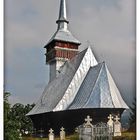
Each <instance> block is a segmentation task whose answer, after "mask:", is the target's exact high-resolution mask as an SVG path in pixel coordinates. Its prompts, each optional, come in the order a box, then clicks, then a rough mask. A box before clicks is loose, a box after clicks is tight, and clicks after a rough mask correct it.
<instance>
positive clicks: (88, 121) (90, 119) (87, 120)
mask: <svg viewBox="0 0 140 140" xmlns="http://www.w3.org/2000/svg"><path fill="white" fill-rule="evenodd" d="M85 121H86V124H91V122H92V118H90V116H87V118H86V119H85Z"/></svg>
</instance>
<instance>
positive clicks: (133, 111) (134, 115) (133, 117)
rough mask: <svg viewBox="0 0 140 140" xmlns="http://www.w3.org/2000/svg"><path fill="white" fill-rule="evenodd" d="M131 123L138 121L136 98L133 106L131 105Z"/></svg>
mask: <svg viewBox="0 0 140 140" xmlns="http://www.w3.org/2000/svg"><path fill="white" fill-rule="evenodd" d="M130 109H131V112H130V119H129V120H130V125H132V124H134V123H136V98H135V99H134V102H133V105H132V107H130Z"/></svg>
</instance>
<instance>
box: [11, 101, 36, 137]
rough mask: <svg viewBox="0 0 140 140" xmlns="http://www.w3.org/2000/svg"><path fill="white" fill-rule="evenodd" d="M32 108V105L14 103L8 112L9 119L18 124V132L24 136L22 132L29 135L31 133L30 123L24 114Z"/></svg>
mask: <svg viewBox="0 0 140 140" xmlns="http://www.w3.org/2000/svg"><path fill="white" fill-rule="evenodd" d="M33 107H34V104H32V105H30V104H27V105H25V106H24V105H23V104H20V103H16V104H15V105H14V106H13V107H12V108H11V111H10V114H11V115H10V116H11V119H13V120H14V121H16V122H17V123H18V124H19V130H20V132H22V134H23V135H24V132H25V131H26V130H27V131H28V132H29V133H31V131H32V121H31V119H30V118H29V117H27V116H26V114H27V113H28V112H29V111H30V110H31V109H32V108H33Z"/></svg>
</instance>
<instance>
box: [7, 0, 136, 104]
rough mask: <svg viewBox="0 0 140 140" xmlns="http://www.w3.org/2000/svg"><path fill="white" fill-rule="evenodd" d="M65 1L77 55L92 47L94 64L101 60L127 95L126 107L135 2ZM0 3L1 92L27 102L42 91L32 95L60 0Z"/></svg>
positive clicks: (41, 75)
mask: <svg viewBox="0 0 140 140" xmlns="http://www.w3.org/2000/svg"><path fill="white" fill-rule="evenodd" d="M67 2H68V6H69V8H68V12H69V13H68V16H69V18H68V19H69V21H70V25H69V28H70V30H71V32H72V33H73V34H74V35H75V36H76V37H77V38H78V39H79V40H80V41H81V42H82V45H81V46H80V50H82V49H84V48H85V47H87V43H86V41H87V40H89V41H90V42H91V44H93V45H92V47H93V50H94V52H95V55H96V56H97V57H98V60H99V61H106V63H107V65H108V67H109V70H110V71H111V73H112V75H113V77H114V79H115V81H116V83H117V85H118V87H119V89H120V90H121V92H122V94H123V96H126V95H127V94H129V95H130V97H129V96H126V97H125V98H127V100H128V101H129V102H131V96H133V95H134V94H135V59H136V58H135V55H136V54H135V52H136V48H135V1H134V0H117V1H115V0H114V1H112V0H106V1H104V0H86V1H85V0H76V1H67ZM79 3H80V4H79ZM5 4H6V8H5V11H6V12H5V64H6V65H5V71H6V73H5V77H6V87H7V88H8V87H10V89H11V90H12V92H16V93H15V94H16V95H18V94H20V97H21V98H22V99H23V98H24V99H25V98H27V97H26V96H27V95H29V94H30V97H29V98H28V99H26V100H28V101H32V98H34V97H33V96H34V95H37V96H38V95H39V94H40V95H41V92H42V91H41V89H40V88H41V87H40V88H38V90H35V89H36V88H35V87H36V85H40V84H41V85H42V89H43V84H44V85H45V84H46V83H47V81H48V77H49V74H47V73H48V72H49V69H48V67H47V68H46V67H45V58H44V53H45V50H44V48H43V46H44V45H45V44H46V43H47V41H48V40H49V39H50V38H51V36H52V35H53V33H54V32H55V31H56V28H57V25H56V23H55V21H56V20H57V18H58V11H59V1H55V0H47V1H46V0H41V1H39V2H38V0H28V1H26V0H24V1H23V0H14V1H8V0H6V3H5ZM37 75H38V76H37ZM44 75H46V76H44ZM21 81H22V82H21ZM35 81H38V82H35ZM39 81H40V82H39ZM42 81H43V82H42ZM19 83H20V84H19ZM21 83H22V84H21ZM23 83H25V86H23V85H24V84H23ZM42 83H43V84H42ZM25 87H26V93H24V90H25ZM44 87H45V86H44ZM18 92H21V93H18Z"/></svg>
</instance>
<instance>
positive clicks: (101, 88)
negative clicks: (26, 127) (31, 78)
mask: <svg viewBox="0 0 140 140" xmlns="http://www.w3.org/2000/svg"><path fill="white" fill-rule="evenodd" d="M83 108H85V109H86V108H124V109H125V108H128V106H127V105H126V104H125V102H124V100H123V99H122V97H121V94H120V92H119V90H118V88H117V86H116V85H115V83H114V81H113V79H112V76H111V74H110V72H109V71H108V68H107V66H106V64H105V62H102V63H99V64H98V63H97V61H96V59H95V57H94V55H93V53H92V51H91V49H90V48H88V49H86V50H84V51H82V52H81V53H79V54H78V55H76V56H75V57H74V58H73V59H71V60H69V61H67V62H66V63H65V64H64V66H63V67H62V68H61V72H60V74H59V76H58V77H57V78H56V79H54V80H53V81H51V82H50V83H49V84H48V85H47V87H46V88H45V90H44V92H43V94H42V96H41V98H40V99H39V101H38V102H37V104H36V105H35V107H34V108H33V109H32V110H31V111H30V112H29V113H28V114H27V115H34V114H41V113H46V112H56V111H64V110H73V109H83Z"/></svg>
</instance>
